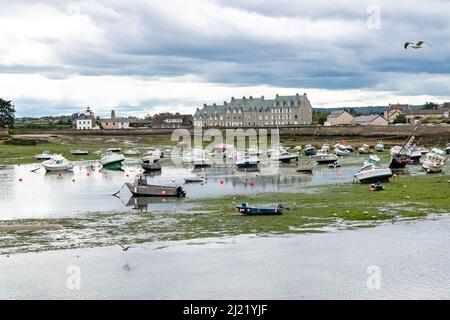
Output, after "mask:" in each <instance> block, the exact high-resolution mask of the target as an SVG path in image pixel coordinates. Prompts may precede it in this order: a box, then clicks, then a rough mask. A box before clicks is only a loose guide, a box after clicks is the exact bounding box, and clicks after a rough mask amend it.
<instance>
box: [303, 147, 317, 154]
mask: <svg viewBox="0 0 450 320" xmlns="http://www.w3.org/2000/svg"><path fill="white" fill-rule="evenodd" d="M315 154H316V149H315V148H314V146H313V145H311V144H307V145H306V146H305V156H313V155H315Z"/></svg>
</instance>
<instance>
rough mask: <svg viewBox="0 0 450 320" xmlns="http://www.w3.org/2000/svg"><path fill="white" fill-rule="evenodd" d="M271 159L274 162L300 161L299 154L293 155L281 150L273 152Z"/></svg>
mask: <svg viewBox="0 0 450 320" xmlns="http://www.w3.org/2000/svg"><path fill="white" fill-rule="evenodd" d="M270 158H271V159H272V160H274V161H280V162H283V163H289V162H291V161H292V160H298V153H295V154H291V153H289V152H288V151H287V150H286V149H279V150H274V151H272V153H271V157H270Z"/></svg>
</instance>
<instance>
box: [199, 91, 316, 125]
mask: <svg viewBox="0 0 450 320" xmlns="http://www.w3.org/2000/svg"><path fill="white" fill-rule="evenodd" d="M311 123H312V106H311V103H310V102H309V100H308V98H307V96H306V93H305V94H303V95H299V94H298V93H297V94H296V95H293V96H279V95H278V94H277V95H276V96H275V99H265V98H264V96H262V97H260V98H253V97H252V96H250V97H248V98H246V97H242V99H235V98H234V97H232V98H231V101H230V102H226V101H224V103H223V104H222V105H217V104H215V103H214V104H211V105H206V104H205V105H203V108H202V109H198V108H197V111H196V112H195V114H194V125H195V126H206V127H262V126H285V125H308V124H311Z"/></svg>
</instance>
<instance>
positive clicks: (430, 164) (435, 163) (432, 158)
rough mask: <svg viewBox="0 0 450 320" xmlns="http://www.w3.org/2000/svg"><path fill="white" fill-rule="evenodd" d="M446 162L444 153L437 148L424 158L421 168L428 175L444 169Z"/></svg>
mask: <svg viewBox="0 0 450 320" xmlns="http://www.w3.org/2000/svg"><path fill="white" fill-rule="evenodd" d="M446 161H447V154H446V152H445V151H443V150H441V149H438V148H433V149H431V151H430V152H429V153H428V154H427V155H426V156H425V159H424V161H423V163H422V166H423V168H424V169H425V170H426V171H427V172H428V173H435V172H441V171H442V170H443V169H444V166H445V162H446Z"/></svg>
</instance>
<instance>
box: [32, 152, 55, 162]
mask: <svg viewBox="0 0 450 320" xmlns="http://www.w3.org/2000/svg"><path fill="white" fill-rule="evenodd" d="M52 156H54V155H53V154H50V151H47V150H46V151H44V152H42V153H40V154H37V155H35V156H34V158H35V159H36V160H49V159H51V158H52Z"/></svg>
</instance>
